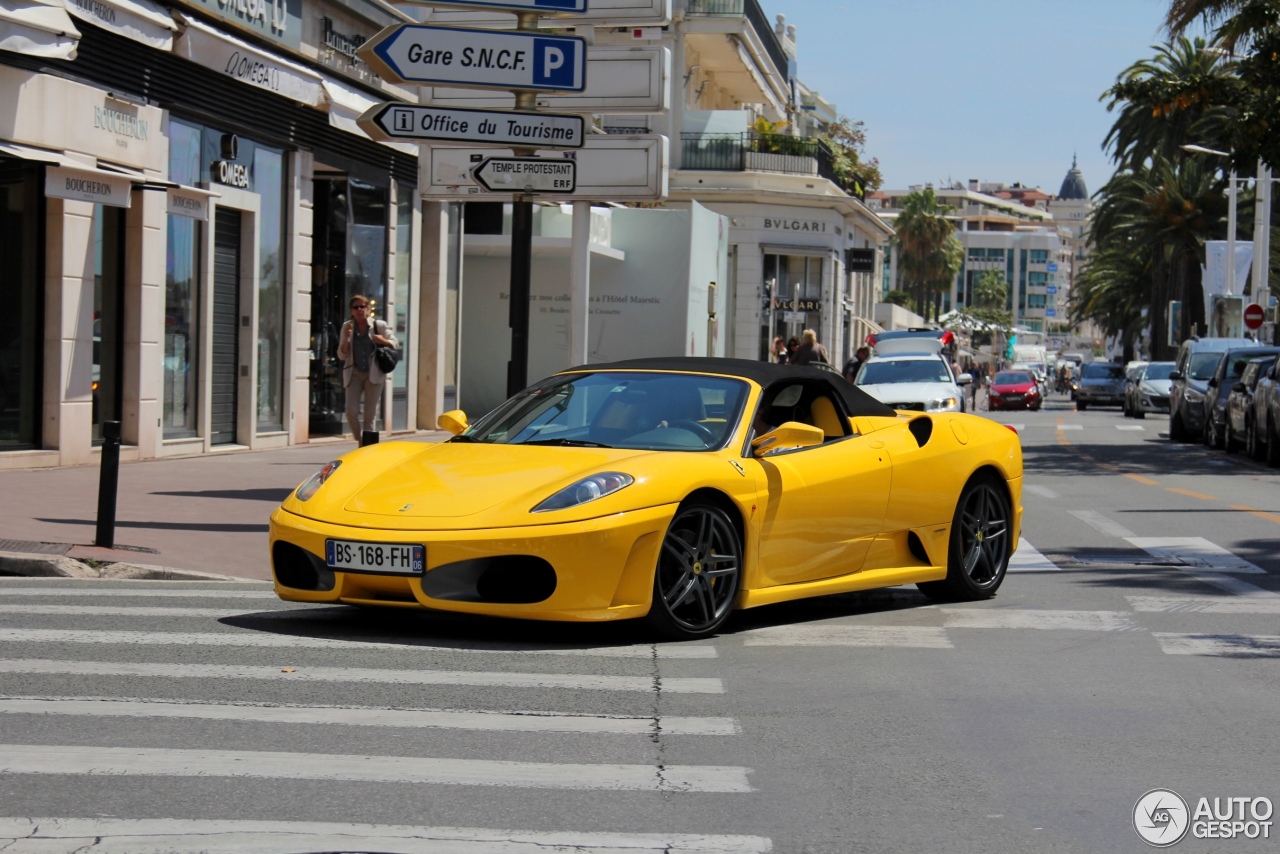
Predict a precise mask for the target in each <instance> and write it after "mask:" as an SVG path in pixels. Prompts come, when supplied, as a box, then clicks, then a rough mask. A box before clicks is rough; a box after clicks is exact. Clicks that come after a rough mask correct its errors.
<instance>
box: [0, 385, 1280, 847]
mask: <svg viewBox="0 0 1280 854" xmlns="http://www.w3.org/2000/svg"><path fill="white" fill-rule="evenodd" d="M994 417H996V418H997V420H1001V421H1004V422H1006V423H1016V424H1019V425H1021V426H1020V429H1019V432H1020V434H1021V436H1022V438H1023V444H1024V449H1025V453H1026V460H1027V466H1028V472H1027V481H1026V487H1027V491H1026V493H1025V496H1024V504H1025V507H1026V516H1025V524H1024V530H1023V537H1024V545H1023V548H1022V549H1021V550H1020V552H1019V554H1018V555H1017V556H1016V558H1015V564H1014V566H1013V569H1012V571H1011V574H1010V576H1009V578H1008V579H1007V580H1006V582H1005V585H1004V587H1003V588H1002V589H1001V592H1000V594H999V596H997V597H996V598H995V599H993V600H991V601H988V602H982V603H974V604H962V605H949V606H937V605H931V604H929V603H928V602H927V600H925V599H924V598H923V597H921V596H919V595H918V594H916V593H915V592H914V591H913V590H911V589H908V588H899V589H894V590H891V591H882V592H876V593H871V594H863V595H848V596H835V597H828V598H825V599H820V600H809V601H805V602H801V603H793V604H787V605H781V606H774V607H770V608H763V609H759V610H756V611H752V612H748V613H745V614H741V615H738V616H737V617H736V618H735V619H734V620H733V621H732V622H731V623H730V625H729V627H728V630H727V631H726V632H724V633H723V634H722V635H720V636H719V637H716V638H714V639H712V640H708V641H703V642H698V643H693V644H658V645H653V644H650V643H649V642H648V641H647V639H646V638H644V637H643V636H642V635H639V634H638V633H637V632H636V631H635V630H634V629H633V628H631V627H629V626H625V625H623V626H605V627H578V626H565V625H550V626H549V625H543V624H525V623H514V622H498V621H490V620H474V619H466V618H459V617H452V616H447V615H445V616H439V615H425V614H417V613H412V612H400V611H393V612H386V613H384V612H373V611H364V610H357V609H350V608H329V607H325V608H316V607H310V606H303V605H292V604H286V603H281V602H279V601H276V600H275V599H274V598H272V597H271V596H270V593H269V588H268V587H267V586H266V585H264V584H256V583H253V582H245V583H235V584H215V583H189V582H177V583H157V582H81V581H66V580H40V579H3V580H0V804H3V806H2V807H0V847H3V840H4V839H5V838H6V837H8V838H20V837H23V836H26V835H28V834H31V833H32V830H31V828H32V827H33V826H38V827H39V830H37V831H35V832H34V833H35V835H36V836H40V837H42V838H41V839H40V840H39V841H37V840H35V839H31V840H24V841H22V842H18V843H17V844H16V845H14V846H11V847H8V848H3V850H4V851H6V854H11V852H27V851H40V852H46V851H56V850H76V849H77V846H78V845H80V844H82V843H86V841H88V842H92V841H93V840H95V839H96V840H97V842H96V843H94V844H93V846H92V847H89V848H88V849H87V850H92V851H121V852H125V851H127V852H131V854H133V853H134V852H140V851H196V850H208V851H224V850H227V851H229V850H244V851H248V850H254V851H336V850H343V851H432V852H438V851H449V852H455V851H457V852H477V854H478V852H526V851H528V852H532V851H535V850H536V851H546V850H573V851H614V850H626V851H646V850H652V851H723V852H730V851H732V852H753V851H777V852H869V853H870V852H923V851H947V852H1010V854H1030V852H1099V853H1100V854H1115V853H1116V852H1138V851H1146V850H1148V849H1149V846H1148V845H1147V844H1146V843H1144V842H1143V841H1142V839H1140V838H1139V836H1138V835H1137V833H1136V832H1135V829H1134V825H1133V811H1134V806H1135V802H1137V801H1138V799H1139V798H1140V797H1141V796H1143V794H1144V793H1146V792H1148V791H1149V790H1152V789H1156V788H1168V789H1171V790H1173V791H1174V792H1177V793H1178V794H1180V795H1181V796H1182V797H1183V798H1184V799H1186V801H1187V802H1188V804H1189V805H1190V809H1191V810H1194V809H1195V806H1196V803H1197V801H1198V799H1199V798H1201V797H1205V798H1209V799H1210V803H1212V802H1213V799H1214V798H1220V799H1221V798H1229V797H1245V798H1255V797H1267V798H1269V799H1270V800H1271V802H1272V803H1274V802H1276V801H1280V774H1277V772H1276V768H1277V767H1280V746H1278V745H1277V741H1276V739H1275V738H1274V731H1275V720H1276V709H1277V700H1278V699H1280V674H1278V673H1277V669H1276V664H1277V660H1278V659H1280V637H1277V629H1276V627H1277V616H1280V548H1277V546H1278V545H1280V527H1277V525H1280V490H1277V486H1278V485H1280V473H1277V472H1275V471H1274V470H1269V469H1266V468H1264V467H1262V466H1260V465H1257V464H1254V463H1252V462H1249V461H1246V460H1242V459H1239V458H1235V457H1228V456H1226V455H1224V454H1222V453H1220V452H1211V451H1208V450H1205V449H1201V448H1198V447H1189V446H1181V445H1173V444H1171V443H1169V442H1168V440H1167V439H1166V438H1165V437H1164V435H1163V433H1164V431H1165V430H1167V419H1163V418H1152V417H1149V418H1147V419H1146V420H1144V421H1132V420H1128V419H1124V418H1122V417H1121V415H1120V413H1119V412H1118V411H1111V410H1101V411H1096V410H1090V411H1088V412H1085V413H1076V412H1074V409H1073V408H1072V407H1071V406H1070V404H1069V403H1066V402H1064V401H1061V400H1060V399H1057V398H1055V399H1053V400H1052V402H1051V403H1050V405H1049V406H1048V407H1047V408H1046V409H1045V410H1044V411H1041V412H1038V413H1007V414H1006V413H996V414H994ZM1138 427H1140V428H1141V429H1134V428H1138ZM121 633H127V634H121ZM51 818H63V819H66V820H65V821H63V822H57V821H51V820H50V819H51ZM1185 820H1186V819H1185V817H1184V818H1183V821H1184V822H1185ZM1274 839H1275V834H1274V833H1273V834H1271V839H1269V840H1262V839H1255V840H1250V839H1232V840H1208V839H1195V838H1192V837H1191V836H1190V835H1188V837H1187V838H1185V839H1183V840H1182V841H1181V842H1179V843H1178V844H1177V845H1176V846H1175V848H1174V849H1173V850H1175V851H1179V852H1208V851H1215V852H1217V851H1227V852H1236V851H1238V852H1244V854H1250V852H1263V851H1271V850H1275V844H1276V843H1275V841H1274ZM64 844H65V847H59V846H63V845H64ZM236 844H240V845H241V846H242V847H239V848H236V847H233V846H234V845H236ZM554 845H561V846H563V847H562V848H559V849H557V848H554V847H553V846H554ZM23 846H27V847H23ZM148 846H150V847H148ZM574 846H576V847H574Z"/></svg>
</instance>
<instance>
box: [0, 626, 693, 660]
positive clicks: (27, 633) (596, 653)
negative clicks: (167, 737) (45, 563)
mask: <svg viewBox="0 0 1280 854" xmlns="http://www.w3.org/2000/svg"><path fill="white" fill-rule="evenodd" d="M0 643H85V644H105V643H115V644H136V645H143V646H156V645H164V646H241V647H243V646H251V647H270V648H272V649H351V650H365V649H395V650H400V651H401V652H412V651H420V652H460V653H485V654H490V655H570V656H590V657H600V658H652V657H653V656H654V654H655V647H653V646H649V645H647V644H646V645H633V646H617V647H589V648H582V649H578V648H568V649H484V648H477V647H466V646H458V647H454V646H433V645H430V644H416V643H387V642H382V641H354V640H353V641H348V640H338V639H336V638H316V637H304V636H298V635H273V634H265V633H262V632H250V631H226V632H134V631H96V630H91V629H15V628H2V627H0ZM656 654H657V656H658V658H664V659H691V658H698V659H702V658H715V657H716V655H717V653H716V648H715V647H713V646H688V645H682V644H671V645H666V646H662V645H660V646H657V647H656Z"/></svg>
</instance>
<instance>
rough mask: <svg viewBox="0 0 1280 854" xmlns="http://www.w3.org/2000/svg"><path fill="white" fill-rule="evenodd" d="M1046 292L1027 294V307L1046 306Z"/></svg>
mask: <svg viewBox="0 0 1280 854" xmlns="http://www.w3.org/2000/svg"><path fill="white" fill-rule="evenodd" d="M1044 307H1045V295H1044V294H1027V308H1044Z"/></svg>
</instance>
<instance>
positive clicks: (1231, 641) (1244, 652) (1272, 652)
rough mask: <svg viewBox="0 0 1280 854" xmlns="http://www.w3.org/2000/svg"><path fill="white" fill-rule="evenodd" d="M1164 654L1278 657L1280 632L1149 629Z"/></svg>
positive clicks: (1279, 654)
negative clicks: (1162, 630)
mask: <svg viewBox="0 0 1280 854" xmlns="http://www.w3.org/2000/svg"><path fill="white" fill-rule="evenodd" d="M1151 634H1152V636H1153V637H1154V638H1155V639H1156V640H1157V641H1159V642H1160V648H1161V649H1162V650H1164V652H1165V653H1166V654H1168V655H1208V656H1216V657H1220V658H1280V635H1233V634H1175V633H1172V632H1152V633H1151Z"/></svg>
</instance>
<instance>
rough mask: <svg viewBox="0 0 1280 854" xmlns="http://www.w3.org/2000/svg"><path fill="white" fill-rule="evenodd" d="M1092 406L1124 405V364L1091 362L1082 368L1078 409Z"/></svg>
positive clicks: (1077, 397) (1077, 395)
mask: <svg viewBox="0 0 1280 854" xmlns="http://www.w3.org/2000/svg"><path fill="white" fill-rule="evenodd" d="M1090 406H1124V365H1120V364H1117V363H1115V362H1090V363H1089V364H1087V365H1085V366H1084V368H1083V369H1081V371H1080V388H1078V389H1076V409H1077V410H1078V411H1080V412H1084V411H1085V410H1086V409H1088V408H1089V407H1090Z"/></svg>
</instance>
